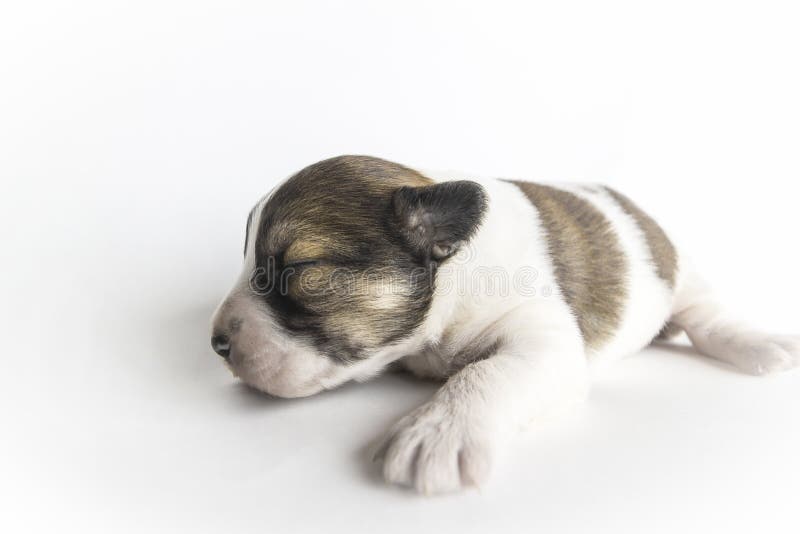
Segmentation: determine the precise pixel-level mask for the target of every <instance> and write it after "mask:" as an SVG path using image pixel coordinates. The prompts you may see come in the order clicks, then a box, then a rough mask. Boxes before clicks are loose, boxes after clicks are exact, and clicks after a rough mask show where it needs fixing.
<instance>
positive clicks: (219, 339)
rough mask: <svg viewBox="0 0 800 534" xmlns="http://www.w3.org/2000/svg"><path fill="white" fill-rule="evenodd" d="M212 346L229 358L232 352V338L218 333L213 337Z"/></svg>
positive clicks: (221, 354)
mask: <svg viewBox="0 0 800 534" xmlns="http://www.w3.org/2000/svg"><path fill="white" fill-rule="evenodd" d="M211 348H212V349H214V352H216V353H217V354H219V355H220V356H222V357H223V358H225V359H226V360H227V359H228V355H229V354H230V353H231V340H230V339H228V336H223V335H222V334H217V335H216V336H213V337H212V338H211Z"/></svg>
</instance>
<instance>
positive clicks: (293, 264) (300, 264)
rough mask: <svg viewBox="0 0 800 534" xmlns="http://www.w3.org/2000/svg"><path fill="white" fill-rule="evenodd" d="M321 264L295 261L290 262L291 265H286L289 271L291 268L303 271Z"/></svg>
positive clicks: (310, 261) (317, 261) (311, 261)
mask: <svg viewBox="0 0 800 534" xmlns="http://www.w3.org/2000/svg"><path fill="white" fill-rule="evenodd" d="M319 263H320V260H295V261H290V262H289V263H287V264H286V265H285V267H286V268H287V269H288V268H289V267H291V268H293V269H295V270H298V269H303V268H305V267H311V266H313V265H319Z"/></svg>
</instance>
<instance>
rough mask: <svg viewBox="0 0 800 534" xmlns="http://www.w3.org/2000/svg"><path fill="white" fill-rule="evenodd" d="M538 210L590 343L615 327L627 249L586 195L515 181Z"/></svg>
mask: <svg viewBox="0 0 800 534" xmlns="http://www.w3.org/2000/svg"><path fill="white" fill-rule="evenodd" d="M510 182H511V183H512V184H514V185H516V186H517V187H519V189H520V190H521V191H522V192H523V193H524V194H525V196H526V197H528V200H530V201H531V203H532V204H533V205H534V207H535V208H536V210H537V211H538V212H539V217H540V218H541V221H542V224H543V225H544V229H545V231H546V232H547V242H548V247H549V251H550V256H551V258H552V259H553V265H554V268H555V276H556V280H557V282H558V285H559V287H560V289H561V293H562V294H563V295H564V299H565V300H566V301H567V304H568V305H569V307H570V308H571V309H572V311H573V313H574V314H575V317H576V318H577V320H578V326H579V328H580V330H581V334H582V335H583V340H584V343H585V345H586V346H587V347H590V348H598V347H599V346H601V345H602V344H603V343H604V342H606V341H607V340H608V339H609V338H610V337H611V336H612V335H613V333H614V332H615V331H616V329H617V327H618V326H619V324H620V321H621V319H622V311H623V306H624V303H625V299H626V297H627V286H626V284H625V278H626V275H627V271H628V266H627V262H626V259H625V254H624V252H623V251H622V248H621V246H620V244H619V241H618V238H617V235H616V234H615V233H614V229H613V228H612V227H611V223H610V222H609V221H608V219H606V218H605V216H603V214H602V213H601V212H600V211H599V210H598V209H597V208H595V207H594V206H592V205H591V204H590V203H589V202H587V201H586V200H584V199H582V198H580V197H579V196H577V195H574V194H572V193H569V192H566V191H561V190H559V189H556V188H553V187H550V186H545V185H540V184H535V183H531V182H519V181H513V180H511V181H510Z"/></svg>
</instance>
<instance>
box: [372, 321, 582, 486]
mask: <svg viewBox="0 0 800 534" xmlns="http://www.w3.org/2000/svg"><path fill="white" fill-rule="evenodd" d="M520 318H522V319H524V314H523V315H522V317H519V316H518V317H517V319H520ZM523 322H524V321H523ZM519 323H520V321H507V323H506V326H507V327H509V328H505V329H504V330H505V331H509V330H512V329H513V330H515V331H516V333H515V335H513V334H511V332H509V334H510V335H509V336H508V337H507V338H506V339H505V342H504V344H502V345H501V346H500V348H499V349H498V351H497V352H496V353H495V354H494V355H492V356H490V357H489V358H487V359H485V360H481V361H477V362H474V363H472V364H470V365H467V366H466V367H464V368H463V369H462V370H461V371H459V372H458V373H456V374H455V375H453V376H452V377H450V379H449V380H448V381H447V382H446V383H445V384H444V385H443V386H442V387H441V389H439V391H438V392H437V393H436V394H435V395H434V397H433V398H432V399H431V400H430V401H429V402H427V403H426V404H424V405H423V406H421V407H419V408H418V409H416V410H414V411H413V412H412V413H410V414H409V415H407V416H406V417H404V418H402V419H401V420H400V421H398V422H397V423H396V424H395V425H394V426H393V427H392V429H391V430H390V431H389V433H388V434H387V436H386V438H385V439H384V441H383V443H382V445H381V446H380V448H379V450H378V453H377V454H376V459H377V458H382V459H383V474H384V477H385V478H386V480H387V481H389V482H393V483H397V484H402V485H406V486H414V487H415V488H416V489H417V491H419V492H421V493H425V494H431V493H441V492H447V491H454V490H458V489H460V488H462V487H466V486H480V485H481V484H482V483H483V482H484V481H485V479H486V477H487V475H488V472H489V467H490V464H491V460H492V457H493V453H494V452H495V450H496V448H497V447H498V446H500V445H501V444H502V443H503V442H504V441H505V439H506V438H507V437H508V436H510V435H511V434H512V433H513V431H514V430H517V429H519V428H520V427H521V426H522V425H524V424H526V423H528V422H529V421H530V420H531V419H532V418H534V417H536V416H537V415H539V414H541V413H542V412H545V411H547V410H549V409H552V408H556V407H559V406H562V405H565V404H569V403H570V402H574V401H576V400H580V399H582V398H583V397H585V395H586V391H587V389H588V381H587V372H586V359H585V355H584V351H583V345H582V343H581V338H580V336H579V335H578V333H577V329H576V328H575V327H574V325H572V326H568V327H565V328H559V327H558V326H555V325H547V324H545V325H539V324H531V322H530V321H528V323H527V324H525V325H524V327H523V326H522V324H519ZM513 330H512V331H513ZM531 331H534V332H535V334H521V333H523V332H531ZM512 336H513V337H512ZM504 337H505V336H503V335H501V336H500V339H501V340H502V339H503V338H504Z"/></svg>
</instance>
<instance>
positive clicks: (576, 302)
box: [211, 156, 800, 493]
mask: <svg viewBox="0 0 800 534" xmlns="http://www.w3.org/2000/svg"><path fill="white" fill-rule="evenodd" d="M681 331H685V332H686V333H687V334H688V336H689V338H690V339H691V341H692V343H693V344H694V346H695V347H696V348H697V350H698V351H699V352H701V353H702V354H705V355H706V356H710V357H712V358H717V359H719V360H722V361H725V362H729V363H731V364H733V365H735V366H736V367H738V368H739V369H741V370H743V371H746V372H748V373H753V374H763V373H768V372H772V371H781V370H785V369H789V368H791V367H794V366H795V365H797V364H798V363H800V338H797V337H782V336H776V335H770V334H766V333H763V332H759V331H756V330H753V329H750V328H748V327H747V326H744V325H741V324H737V323H734V322H733V321H731V319H729V318H728V316H726V314H725V312H724V311H723V310H722V309H720V307H719V306H718V305H717V304H716V302H715V300H714V298H713V296H712V295H711V293H710V292H709V290H708V289H707V287H706V286H705V285H704V284H703V282H702V281H701V279H700V278H698V276H697V275H696V274H695V273H694V272H692V271H691V270H690V269H689V267H688V266H687V264H686V262H685V260H684V258H683V257H682V256H681V255H680V253H679V251H677V250H676V249H675V246H674V245H673V244H672V243H671V242H670V240H669V238H668V237H667V235H666V234H665V233H664V231H663V230H662V229H661V228H660V227H659V226H658V224H656V222H655V221H654V220H653V219H651V218H650V217H649V216H648V215H647V214H646V213H644V212H643V211H642V210H640V209H639V208H638V207H637V206H636V205H635V204H633V203H632V202H631V201H630V200H629V199H628V198H627V197H625V196H623V195H622V194H620V193H618V192H616V191H614V190H613V189H610V188H608V187H603V186H595V185H557V186H556V185H543V184H536V183H530V182H523V181H517V180H501V179H480V180H479V179H476V180H474V181H473V180H469V181H464V180H453V179H452V178H451V177H448V176H433V175H431V174H423V173H421V172H418V171H415V170H413V169H410V168H407V167H404V166H402V165H398V164H396V163H392V162H389V161H384V160H381V159H377V158H372V157H364V156H341V157H337V158H332V159H328V160H325V161H321V162H319V163H315V164H314V165H311V166H309V167H306V168H305V169H303V170H301V171H300V172H298V173H297V174H295V175H294V176H292V177H290V178H289V179H288V180H286V181H285V182H284V183H283V184H282V185H280V186H278V187H277V188H276V189H275V190H274V191H273V192H271V193H270V194H269V195H267V196H266V197H265V198H263V199H262V200H261V201H260V202H259V203H258V204H257V205H256V206H255V207H254V208H253V210H252V211H251V212H250V216H249V217H248V219H247V228H246V237H245V247H244V268H243V271H242V274H241V276H240V277H239V279H238V281H237V282H236V284H235V285H234V287H233V289H232V291H231V292H230V294H229V295H228V296H227V297H226V298H225V300H224V301H223V302H222V304H221V305H220V306H219V309H218V310H217V312H216V313H215V315H214V319H213V332H212V340H211V343H212V346H213V348H214V350H215V351H216V352H217V353H218V354H219V355H220V356H222V357H223V358H224V359H225V361H226V363H227V364H228V366H229V367H230V369H231V370H232V371H233V373H234V374H235V375H236V376H238V377H240V378H241V379H242V380H243V381H244V382H246V383H247V384H249V385H250V386H252V387H254V388H257V389H259V390H262V391H265V392H267V393H269V394H272V395H277V396H280V397H303V396H306V395H312V394H314V393H317V392H319V391H322V390H325V389H330V388H333V387H336V386H338V385H340V384H342V383H344V382H347V381H349V380H358V381H363V380H367V379H369V378H370V377H373V376H375V375H376V374H378V373H380V372H381V371H382V370H384V369H386V368H387V366H388V365H389V364H392V363H393V362H397V363H398V364H399V365H402V366H404V367H405V368H407V369H409V370H410V371H411V372H413V373H415V374H417V375H420V376H425V377H434V378H438V379H442V380H445V382H444V383H443V385H442V386H441V388H440V389H439V390H438V391H437V392H436V394H435V395H434V396H433V398H432V399H431V400H429V401H428V402H427V403H425V404H424V405H422V406H420V407H419V408H417V409H416V410H414V411H413V412H412V413H410V414H409V415H407V416H406V417H404V418H402V419H401V420H400V421H398V422H397V423H396V424H395V425H394V427H393V428H391V429H390V430H389V432H388V433H387V434H386V437H385V439H384V441H383V443H382V445H381V447H380V448H379V450H378V453H377V455H376V458H378V459H380V461H382V463H383V473H384V476H385V478H386V480H387V481H389V482H393V483H398V484H403V485H410V486H413V487H415V488H416V489H417V490H418V491H420V492H424V493H436V492H447V491H453V490H458V489H460V488H463V487H465V486H471V485H480V484H481V483H482V482H483V481H484V480H485V479H486V477H487V475H488V471H489V466H490V464H491V460H492V457H493V455H494V453H495V451H496V450H497V448H498V446H500V445H501V444H502V443H503V441H504V440H505V438H506V437H507V436H509V435H510V434H512V433H513V431H514V430H515V429H517V428H519V427H520V426H522V425H524V424H526V423H528V422H529V421H530V420H532V419H534V418H535V417H537V416H539V415H540V414H542V413H544V412H546V411H548V410H552V409H555V408H558V407H560V406H564V405H566V404H568V403H572V402H575V401H576V400H580V399H581V398H583V397H584V396H585V395H586V393H587V389H588V385H589V384H588V373H587V370H588V366H589V365H590V364H591V363H593V362H595V361H600V360H608V359H616V358H619V357H621V356H624V355H627V354H631V353H633V352H636V351H638V350H639V349H641V348H643V347H645V346H646V345H648V344H649V343H650V342H651V341H652V340H653V339H654V338H656V337H667V336H668V335H671V334H675V333H679V332H681Z"/></svg>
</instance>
